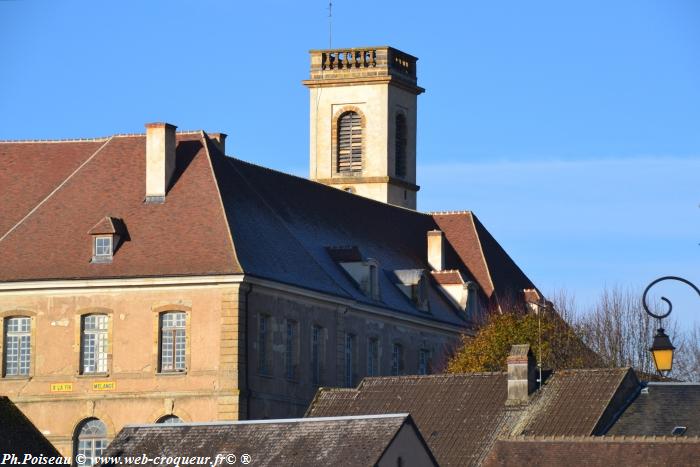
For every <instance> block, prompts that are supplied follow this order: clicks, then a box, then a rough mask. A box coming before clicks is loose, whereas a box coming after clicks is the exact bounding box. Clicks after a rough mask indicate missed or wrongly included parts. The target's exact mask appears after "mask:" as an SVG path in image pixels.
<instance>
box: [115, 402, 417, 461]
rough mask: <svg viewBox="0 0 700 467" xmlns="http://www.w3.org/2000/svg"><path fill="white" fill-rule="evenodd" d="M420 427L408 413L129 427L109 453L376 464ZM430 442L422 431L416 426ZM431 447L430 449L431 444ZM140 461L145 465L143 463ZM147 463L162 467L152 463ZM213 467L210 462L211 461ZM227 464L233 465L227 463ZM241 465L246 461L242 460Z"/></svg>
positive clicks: (123, 456) (124, 429)
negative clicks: (400, 437)
mask: <svg viewBox="0 0 700 467" xmlns="http://www.w3.org/2000/svg"><path fill="white" fill-rule="evenodd" d="M405 424H409V425H410V426H411V427H412V428H414V429H415V425H414V424H413V421H412V420H411V417H410V415H408V414H391V415H381V416H374V417H373V416H361V417H334V418H314V419H289V420H255V421H244V422H216V423H187V424H174V425H163V424H156V425H128V426H126V427H124V428H123V429H122V430H121V431H120V432H119V434H118V435H117V437H116V438H114V440H113V441H112V443H111V444H110V445H109V447H108V448H107V450H106V452H105V454H103V455H104V456H105V457H121V458H122V463H120V464H119V465H134V464H132V463H128V462H126V461H125V458H126V456H136V457H140V456H143V455H144V454H145V455H146V456H147V457H149V458H151V459H153V458H154V457H160V456H166V457H178V456H188V457H191V456H198V457H207V456H208V457H211V458H212V459H213V458H215V457H216V456H217V454H234V455H236V456H237V458H238V459H240V456H241V455H242V454H248V455H249V456H250V457H251V458H252V462H251V465H256V466H269V467H278V466H332V465H338V466H340V465H343V466H345V465H347V466H358V467H359V466H367V467H369V466H374V465H375V464H377V463H378V462H379V460H380V459H381V457H382V455H383V454H384V452H385V450H386V449H387V447H388V446H389V445H390V444H391V442H392V441H393V439H394V437H395V436H396V435H397V433H398V432H399V430H400V429H401V428H402V427H403V426H404V425H405ZM415 432H416V435H417V436H418V439H419V440H420V441H421V443H423V445H424V446H425V444H424V441H423V440H422V438H421V435H420V432H418V430H417V429H416V430H415ZM426 451H428V453H429V450H428V449H427V447H426ZM139 465H140V464H139ZM144 465H156V463H147V464H144ZM207 465H208V464H207ZM224 465H227V464H226V462H224ZM236 465H240V462H237V463H236Z"/></svg>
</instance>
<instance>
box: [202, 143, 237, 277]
mask: <svg viewBox="0 0 700 467" xmlns="http://www.w3.org/2000/svg"><path fill="white" fill-rule="evenodd" d="M200 136H201V138H202V146H204V153H205V154H206V155H207V163H208V165H209V173H210V174H211V177H212V179H213V181H214V188H215V189H216V196H217V197H218V199H219V207H220V208H221V213H222V214H223V215H224V223H225V224H226V233H228V240H229V243H230V245H231V253H232V254H233V260H234V261H235V262H236V265H238V269H240V270H241V271H242V272H243V273H245V271H244V270H243V265H242V264H241V262H240V260H239V259H238V252H237V251H236V243H235V242H234V241H233V232H231V223H230V222H229V219H228V214H226V207H225V206H224V198H223V196H221V187H220V186H219V179H218V178H217V176H216V171H215V170H214V164H213V162H212V160H211V153H210V152H209V142H210V138H209V135H207V133H206V132H205V131H204V130H201V132H200ZM224 157H226V154H224Z"/></svg>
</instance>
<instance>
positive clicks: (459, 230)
mask: <svg viewBox="0 0 700 467" xmlns="http://www.w3.org/2000/svg"><path fill="white" fill-rule="evenodd" d="M433 219H435V222H436V223H437V225H438V226H439V228H440V229H441V230H442V231H443V232H444V233H445V238H446V239H447V241H448V242H449V243H450V244H451V245H452V247H453V248H454V249H455V251H456V252H457V254H458V255H459V258H460V259H461V260H462V261H463V262H464V264H465V265H466V266H467V268H469V271H470V272H471V275H473V276H474V277H475V278H476V280H477V282H478V283H479V286H480V287H481V289H482V290H483V291H484V293H485V294H486V295H487V296H488V297H489V298H495V299H505V300H506V301H508V300H517V299H518V298H519V297H520V296H522V295H521V294H522V291H523V289H534V288H535V285H534V284H533V283H532V282H531V281H530V279H528V278H527V276H526V275H525V273H523V271H522V270H521V269H520V268H519V267H518V265H517V264H515V262H514V261H513V260H512V259H511V258H510V256H508V253H506V252H505V250H504V249H503V248H502V247H501V246H500V245H499V244H498V242H497V241H496V239H494V238H493V236H492V235H491V234H490V233H489V232H488V230H486V228H485V227H484V226H483V225H482V224H481V222H480V221H479V219H478V218H477V217H476V216H475V215H474V214H473V213H472V212H469V211H463V212H446V213H439V212H438V213H433Z"/></svg>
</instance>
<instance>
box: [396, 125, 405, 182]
mask: <svg viewBox="0 0 700 467" xmlns="http://www.w3.org/2000/svg"><path fill="white" fill-rule="evenodd" d="M395 130H396V134H395V141H394V144H395V146H394V147H395V154H394V157H395V167H394V172H395V173H396V176H397V177H405V176H406V142H407V140H406V117H405V116H404V114H401V113H400V114H396V128H395Z"/></svg>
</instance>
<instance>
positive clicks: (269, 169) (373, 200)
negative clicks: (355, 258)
mask: <svg viewBox="0 0 700 467" xmlns="http://www.w3.org/2000/svg"><path fill="white" fill-rule="evenodd" d="M226 157H228V158H229V159H233V160H235V161H238V162H242V163H243V164H248V165H250V166H253V167H257V168H259V169H262V170H265V171H268V172H275V173H278V174H282V175H286V176H288V177H293V178H296V179H298V180H301V181H303V182H306V183H313V184H316V185H321V186H324V187H327V188H332V189H334V190H337V191H339V192H341V193H345V195H346V196H355V197H356V198H357V197H359V198H361V199H363V200H366V201H368V202H371V203H376V204H379V205H381V206H384V207H389V208H396V209H402V210H404V211H409V212H411V213H414V214H420V215H422V216H430V215H431V214H430V213H427V212H421V211H418V210H416V209H410V208H405V207H403V206H397V205H395V204H389V203H385V202H383V201H377V200H376V199H372V198H366V197H364V196H360V195H356V194H353V193H348V192H346V191H344V190H338V189H337V188H333V187H331V186H329V185H326V184H325V183H321V182H317V181H316V180H312V179H310V178H306V177H302V176H300V175H295V174H292V173H289V172H285V171H283V170H279V169H273V168H270V167H265V166H264V165H260V164H256V163H255V162H250V161H246V160H243V159H240V158H238V157H234V156H226Z"/></svg>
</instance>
